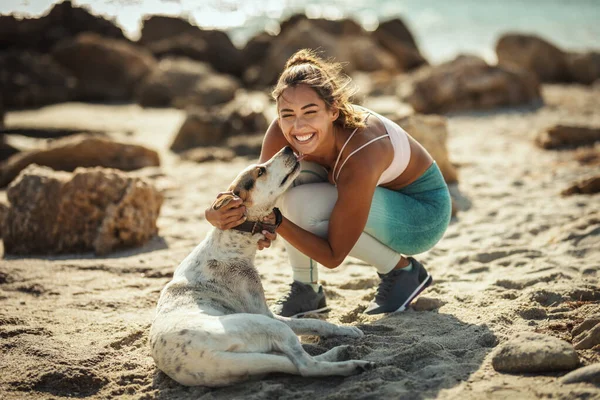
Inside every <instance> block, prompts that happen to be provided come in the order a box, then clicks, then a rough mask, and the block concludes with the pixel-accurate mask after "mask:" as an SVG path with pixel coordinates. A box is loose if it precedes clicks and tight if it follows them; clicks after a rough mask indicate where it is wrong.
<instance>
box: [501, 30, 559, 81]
mask: <svg viewBox="0 0 600 400" xmlns="http://www.w3.org/2000/svg"><path fill="white" fill-rule="evenodd" d="M496 55H497V57H498V63H499V64H501V65H513V66H517V67H520V68H524V69H526V70H528V71H531V72H533V73H534V74H535V75H536V76H537V77H538V79H539V81H540V82H564V81H568V80H569V74H568V70H567V61H566V55H565V53H564V52H563V51H562V50H561V49H559V48H558V47H556V46H554V45H553V44H551V43H549V42H547V41H546V40H544V39H542V38H540V37H538V36H534V35H524V34H515V33H510V34H505V35H503V36H502V37H500V39H499V40H498V42H497V43H496Z"/></svg>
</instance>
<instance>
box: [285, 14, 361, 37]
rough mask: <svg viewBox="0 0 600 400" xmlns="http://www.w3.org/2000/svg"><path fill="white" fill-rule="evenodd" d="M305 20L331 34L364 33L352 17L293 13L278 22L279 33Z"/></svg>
mask: <svg viewBox="0 0 600 400" xmlns="http://www.w3.org/2000/svg"><path fill="white" fill-rule="evenodd" d="M302 21H307V22H308V23H310V24H311V25H312V26H315V27H316V28H318V29H320V30H322V31H324V32H327V33H328V34H330V35H332V36H347V35H360V34H364V33H365V31H364V29H363V28H362V27H361V26H360V25H359V24H358V23H357V22H356V21H355V20H353V19H349V18H344V19H337V20H332V19H326V18H308V17H307V16H306V15H305V14H294V15H292V16H291V17H289V18H288V19H286V20H285V21H283V22H281V24H280V31H279V34H283V33H287V32H288V31H289V30H290V29H292V28H293V27H294V26H295V25H297V24H298V23H300V22H302Z"/></svg>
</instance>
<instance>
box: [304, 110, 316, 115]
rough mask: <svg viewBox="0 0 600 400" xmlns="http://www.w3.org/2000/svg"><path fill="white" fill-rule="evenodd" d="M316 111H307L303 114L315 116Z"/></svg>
mask: <svg viewBox="0 0 600 400" xmlns="http://www.w3.org/2000/svg"><path fill="white" fill-rule="evenodd" d="M316 113H317V112H316V111H307V112H306V113H305V114H316Z"/></svg>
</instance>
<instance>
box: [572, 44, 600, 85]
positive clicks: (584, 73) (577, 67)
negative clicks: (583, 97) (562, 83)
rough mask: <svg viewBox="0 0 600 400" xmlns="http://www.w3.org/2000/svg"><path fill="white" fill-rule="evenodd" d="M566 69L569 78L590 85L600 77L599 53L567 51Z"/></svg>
mask: <svg viewBox="0 0 600 400" xmlns="http://www.w3.org/2000/svg"><path fill="white" fill-rule="evenodd" d="M567 69H568V71H569V78H570V80H572V81H573V82H577V83H583V84H584V85H590V84H592V83H594V82H596V81H597V80H598V79H600V53H598V52H595V51H590V52H587V53H567Z"/></svg>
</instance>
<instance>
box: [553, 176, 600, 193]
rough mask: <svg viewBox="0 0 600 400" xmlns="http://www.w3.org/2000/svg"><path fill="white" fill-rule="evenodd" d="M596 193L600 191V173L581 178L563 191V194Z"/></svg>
mask: <svg viewBox="0 0 600 400" xmlns="http://www.w3.org/2000/svg"><path fill="white" fill-rule="evenodd" d="M596 193H600V175H596V176H592V177H590V178H587V179H583V180H580V181H579V182H576V183H575V184H573V185H572V186H570V187H568V188H567V189H565V190H563V191H562V192H561V194H562V195H563V196H571V195H573V194H596Z"/></svg>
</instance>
